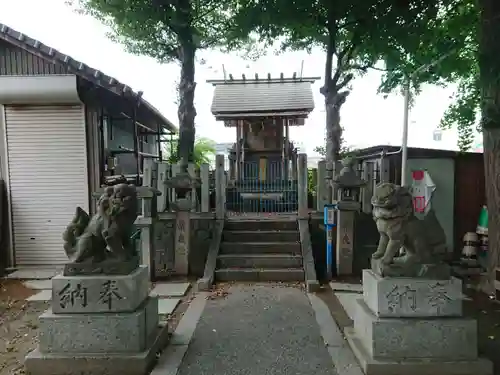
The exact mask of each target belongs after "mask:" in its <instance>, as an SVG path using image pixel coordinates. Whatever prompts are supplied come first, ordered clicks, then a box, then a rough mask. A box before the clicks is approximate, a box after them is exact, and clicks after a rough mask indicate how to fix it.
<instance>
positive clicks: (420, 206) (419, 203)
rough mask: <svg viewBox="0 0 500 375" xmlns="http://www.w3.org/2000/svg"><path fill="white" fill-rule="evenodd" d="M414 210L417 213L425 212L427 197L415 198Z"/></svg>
mask: <svg viewBox="0 0 500 375" xmlns="http://www.w3.org/2000/svg"><path fill="white" fill-rule="evenodd" d="M413 209H414V210H415V212H424V211H425V197H414V198H413Z"/></svg>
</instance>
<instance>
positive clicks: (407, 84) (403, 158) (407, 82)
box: [401, 49, 456, 186]
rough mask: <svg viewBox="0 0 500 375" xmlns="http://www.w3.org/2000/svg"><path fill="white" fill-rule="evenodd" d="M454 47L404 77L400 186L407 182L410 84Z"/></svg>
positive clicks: (448, 54) (452, 51)
mask: <svg viewBox="0 0 500 375" xmlns="http://www.w3.org/2000/svg"><path fill="white" fill-rule="evenodd" d="M455 51H456V49H453V50H451V51H450V52H448V53H447V54H444V55H443V56H441V57H440V58H439V59H437V60H435V61H433V62H431V63H430V64H427V65H423V66H421V67H420V68H418V69H417V70H415V71H414V72H413V73H412V74H410V75H409V76H408V77H406V78H405V82H404V83H403V85H404V86H403V96H404V111H403V140H402V143H401V186H406V185H407V184H408V182H407V181H406V170H407V164H408V122H409V116H410V85H411V81H412V79H413V78H414V77H415V76H416V75H417V74H419V73H421V72H425V71H427V70H429V69H430V68H432V67H433V66H436V65H438V64H440V63H441V61H443V60H444V59H445V58H447V57H448V56H450V55H451V54H452V53H454V52H455Z"/></svg>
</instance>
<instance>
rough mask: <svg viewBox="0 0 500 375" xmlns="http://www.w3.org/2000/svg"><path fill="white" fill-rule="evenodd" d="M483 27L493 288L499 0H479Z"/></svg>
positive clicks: (498, 191)
mask: <svg viewBox="0 0 500 375" xmlns="http://www.w3.org/2000/svg"><path fill="white" fill-rule="evenodd" d="M479 8H480V9H479V10H480V14H481V18H480V21H481V28H480V39H479V72H480V87H481V117H482V118H481V124H482V127H483V149H484V165H485V188H486V201H487V205H488V235H489V249H488V282H487V285H485V286H486V287H487V290H486V291H487V292H490V293H491V292H493V280H494V278H495V268H496V267H498V265H499V263H500V216H499V215H498V213H499V211H500V61H499V60H498V56H500V44H499V43H498V40H499V39H500V23H499V22H498V20H499V19H500V1H498V0H479Z"/></svg>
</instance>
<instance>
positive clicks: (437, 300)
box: [428, 283, 452, 313]
mask: <svg viewBox="0 0 500 375" xmlns="http://www.w3.org/2000/svg"><path fill="white" fill-rule="evenodd" d="M428 301H429V305H430V306H432V307H434V308H435V309H436V310H437V311H438V313H439V312H440V311H441V309H442V308H443V307H444V306H445V305H446V304H448V302H450V301H452V298H451V297H450V296H449V295H448V291H447V290H446V284H444V283H436V284H434V285H429V295H428Z"/></svg>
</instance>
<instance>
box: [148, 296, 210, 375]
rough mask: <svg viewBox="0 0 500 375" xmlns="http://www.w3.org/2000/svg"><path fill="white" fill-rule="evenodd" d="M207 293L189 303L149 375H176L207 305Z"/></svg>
mask: <svg viewBox="0 0 500 375" xmlns="http://www.w3.org/2000/svg"><path fill="white" fill-rule="evenodd" d="M207 297H208V293H206V292H202V293H199V294H198V295H197V296H196V297H195V299H194V300H193V301H192V302H191V303H190V305H189V307H188V309H187V310H186V312H185V313H184V316H183V317H182V319H181V321H180V322H179V324H178V325H177V328H176V329H175V332H174V333H173V335H172V338H171V339H170V343H169V345H168V346H167V348H166V349H165V351H164V352H163V353H162V354H161V356H160V358H159V360H158V363H157V364H156V367H155V368H154V369H153V371H152V372H151V374H150V375H176V374H177V372H178V371H179V368H180V366H181V365H182V360H183V359H184V355H185V354H186V352H187V350H188V347H189V343H190V342H191V339H192V338H193V335H194V331H195V330H196V326H197V325H198V322H199V320H200V318H201V314H202V313H203V310H204V309H205V305H206V303H207Z"/></svg>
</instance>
